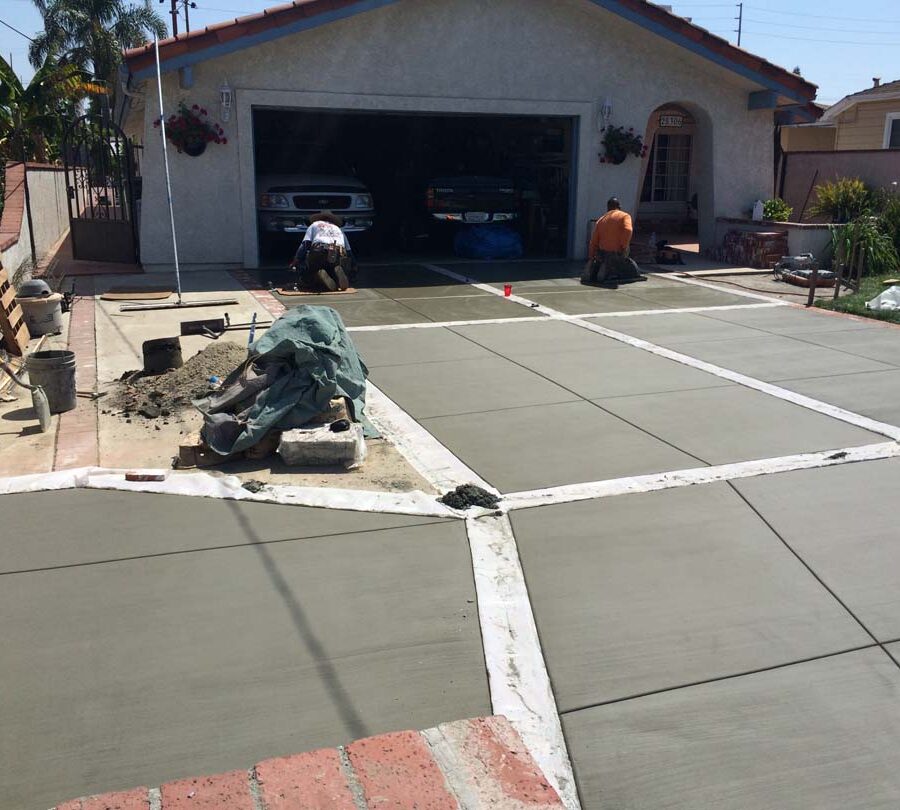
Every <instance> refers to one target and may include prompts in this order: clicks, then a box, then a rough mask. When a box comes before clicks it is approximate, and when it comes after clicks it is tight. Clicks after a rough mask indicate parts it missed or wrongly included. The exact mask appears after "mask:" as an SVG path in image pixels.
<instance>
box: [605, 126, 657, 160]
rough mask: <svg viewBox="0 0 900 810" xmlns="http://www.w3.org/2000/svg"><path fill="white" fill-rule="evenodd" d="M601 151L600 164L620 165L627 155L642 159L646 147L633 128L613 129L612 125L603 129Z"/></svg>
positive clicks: (645, 152)
mask: <svg viewBox="0 0 900 810" xmlns="http://www.w3.org/2000/svg"><path fill="white" fill-rule="evenodd" d="M603 150H604V153H603V154H602V155H600V162H601V163H613V164H616V165H618V164H619V163H622V162H623V161H624V160H625V158H627V157H628V156H629V155H634V156H635V157H644V156H645V155H646V154H647V147H646V146H645V145H644V139H643V138H642V137H641V136H640V135H638V134H637V133H635V131H634V127H629V128H628V129H627V130H626V129H625V127H614V126H612V124H610V125H609V126H606V127H604V128H603Z"/></svg>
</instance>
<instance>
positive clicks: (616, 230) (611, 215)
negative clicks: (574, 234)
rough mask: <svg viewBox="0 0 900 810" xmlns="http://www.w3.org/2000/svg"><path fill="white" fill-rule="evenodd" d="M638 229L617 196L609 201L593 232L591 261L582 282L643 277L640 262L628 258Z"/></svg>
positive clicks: (590, 282) (589, 259) (590, 252)
mask: <svg viewBox="0 0 900 810" xmlns="http://www.w3.org/2000/svg"><path fill="white" fill-rule="evenodd" d="M633 231H634V228H633V226H632V224H631V217H630V216H629V215H628V214H627V213H625V212H624V211H623V210H622V206H621V204H620V203H619V201H618V200H617V199H616V198H615V197H611V198H610V199H609V201H608V202H607V203H606V214H605V215H604V216H602V217H601V218H600V219H598V220H597V224H596V225H595V226H594V232H593V233H592V234H591V246H590V249H589V251H588V264H587V267H586V268H585V271H584V274H583V275H582V276H581V283H582V284H606V283H610V282H616V281H631V280H636V279H641V278H643V277H642V276H641V274H640V271H639V270H638V266H637V264H635V263H634V261H633V260H632V259H630V258H629V257H628V251H629V248H630V247H631V237H632V234H633Z"/></svg>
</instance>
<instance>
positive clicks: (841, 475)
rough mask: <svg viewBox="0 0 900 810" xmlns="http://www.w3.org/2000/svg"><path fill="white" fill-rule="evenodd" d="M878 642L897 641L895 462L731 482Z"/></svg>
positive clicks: (899, 477)
mask: <svg viewBox="0 0 900 810" xmlns="http://www.w3.org/2000/svg"><path fill="white" fill-rule="evenodd" d="M735 486H736V487H737V489H738V490H739V491H740V492H741V493H742V494H743V495H744V496H745V497H746V498H747V499H748V500H749V501H750V503H752V504H753V506H754V507H755V508H756V509H758V510H759V511H760V513H761V514H762V515H763V516H764V517H765V519H766V520H767V521H768V522H769V523H770V524H771V525H772V527H773V528H774V529H775V531H777V532H778V533H779V534H780V535H781V536H782V537H783V538H784V539H785V541H786V542H787V543H789V544H790V545H791V547H792V548H793V549H794V550H795V551H796V552H797V553H798V554H799V555H800V556H801V557H802V558H803V559H804V560H805V561H806V563H807V564H808V565H809V566H810V567H811V568H812V569H813V570H814V571H815V572H816V573H817V574H818V575H819V576H820V577H821V578H822V580H823V581H824V582H825V584H826V585H828V586H829V587H830V588H832V589H833V590H834V591H835V593H836V594H837V595H838V596H839V597H840V598H841V599H842V600H843V601H844V602H845V604H846V605H847V606H848V607H849V608H850V610H852V611H853V612H854V613H855V614H856V615H857V616H858V617H859V619H860V621H862V623H863V624H864V625H865V626H866V627H868V628H869V630H870V631H871V632H872V633H873V634H874V635H875V637H876V638H878V639H879V640H881V641H892V640H894V639H897V638H900V546H898V543H897V515H896V510H895V509H894V508H893V504H894V503H896V499H897V492H898V490H900V461H894V460H885V461H868V462H866V463H864V464H848V465H846V466H843V467H831V468H827V469H820V470H805V471H803V472H791V473H785V474H784V475H777V476H771V477H764V478H753V479H747V480H745V481H738V482H735Z"/></svg>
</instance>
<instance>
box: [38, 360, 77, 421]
mask: <svg viewBox="0 0 900 810" xmlns="http://www.w3.org/2000/svg"><path fill="white" fill-rule="evenodd" d="M26 368H27V370H28V379H29V381H30V382H31V384H32V385H39V386H40V387H41V388H43V389H44V393H45V394H46V395H47V403H48V404H49V405H50V413H65V412H66V411H71V410H73V409H74V408H75V403H76V397H75V352H70V351H67V350H65V349H59V350H53V351H47V352H35V353H34V354H32V355H30V356H29V358H28V361H27V363H26Z"/></svg>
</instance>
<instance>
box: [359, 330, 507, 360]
mask: <svg viewBox="0 0 900 810" xmlns="http://www.w3.org/2000/svg"><path fill="white" fill-rule="evenodd" d="M350 337H351V338H352V340H353V343H354V344H356V348H357V350H358V351H359V353H360V356H361V357H362V358H363V360H365V363H366V365H367V366H368V367H369V368H376V367H378V366H404V365H410V364H413V363H439V362H442V361H445V360H470V359H474V358H478V357H492V356H493V355H492V354H491V352H489V351H488V350H487V349H484V348H482V347H481V346H478V345H477V344H475V343H473V342H472V341H471V340H466V339H465V338H464V337H461V336H460V335H457V334H454V333H453V332H452V331H450V330H449V329H415V330H411V329H402V330H398V331H396V332H393V331H391V332H354V333H353V334H352V335H351V336H350Z"/></svg>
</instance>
